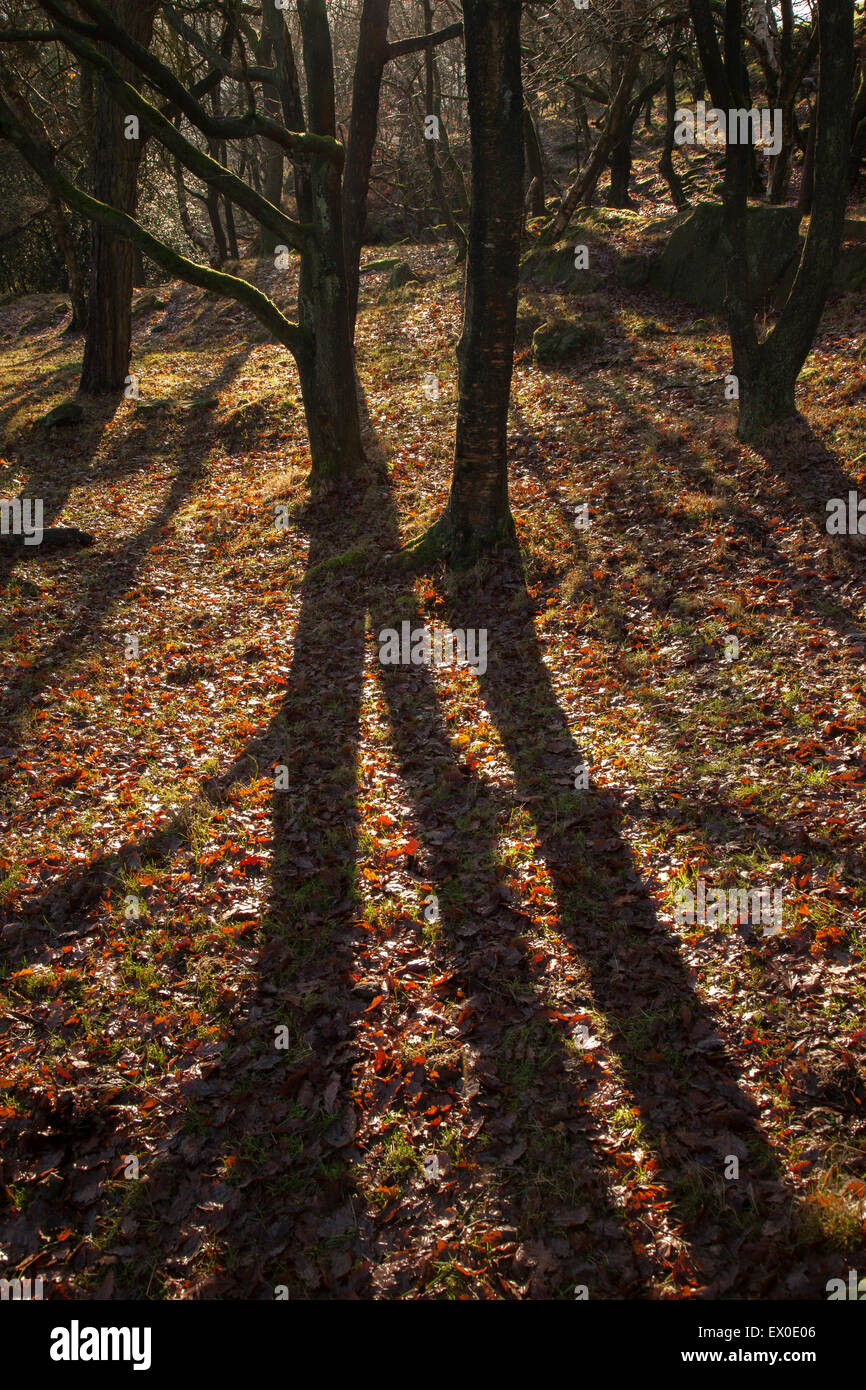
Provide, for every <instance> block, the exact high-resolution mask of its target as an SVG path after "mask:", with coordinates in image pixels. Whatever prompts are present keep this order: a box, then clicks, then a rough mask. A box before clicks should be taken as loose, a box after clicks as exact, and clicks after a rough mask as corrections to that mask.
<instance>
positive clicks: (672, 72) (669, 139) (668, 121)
mask: <svg viewBox="0 0 866 1390" xmlns="http://www.w3.org/2000/svg"><path fill="white" fill-rule="evenodd" d="M676 66H677V53H676V50H675V48H674V47H673V40H672V42H671V50H670V52H669V54H668V56H667V60H666V62H665V135H664V143H663V145H662V153H661V159H660V160H659V173H660V174H661V176H662V178H663V179H664V180H665V182H666V183H667V186H668V188H669V189H670V190H671V198H672V199H673V204H674V207H675V208H676V209H677V211H679V209H680V208H686V207H688V205H689V200H688V198H687V197H686V192H685V189H684V188H683V181H682V179H681V178H680V176H679V174H678V173H677V171H676V169H675V168H674V131H675V129H676V110H677V94H676Z"/></svg>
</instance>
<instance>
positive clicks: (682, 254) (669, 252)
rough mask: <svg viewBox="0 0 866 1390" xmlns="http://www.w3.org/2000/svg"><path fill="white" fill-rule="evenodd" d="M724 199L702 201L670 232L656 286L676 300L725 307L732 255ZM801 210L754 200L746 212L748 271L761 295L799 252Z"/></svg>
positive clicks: (655, 276)
mask: <svg viewBox="0 0 866 1390" xmlns="http://www.w3.org/2000/svg"><path fill="white" fill-rule="evenodd" d="M722 215H723V214H722V205H721V203H700V204H699V205H698V206H697V207H696V208H695V209H694V211H693V212H691V213H690V214H689V216H688V217H686V218H685V219H684V220H683V221H682V222H680V224H679V226H677V227H676V228H675V229H674V231H673V232H672V234H671V238H670V240H669V242H668V244H667V246H666V247H665V249H664V251H663V252H662V255H661V257H660V259H659V261H658V264H657V265H656V266H655V268H654V270H653V272H652V276H651V283H652V285H653V288H654V289H657V290H660V291H661V292H662V293H663V294H666V295H669V296H670V297H671V298H672V299H681V300H684V301H685V303H687V304H698V305H700V306H701V308H704V309H714V310H717V311H721V310H722V309H723V308H724V304H725V294H726V278H727V277H726V270H727V253H726V250H725V247H724V245H723V241H722ZM799 226H800V214H799V212H798V211H797V209H796V208H792V207H777V206H770V205H768V204H765V203H763V204H762V203H754V204H750V205H749V208H748V216H747V228H748V254H749V273H750V276H751V280H752V286H753V290H754V294H755V297H756V298H758V299H760V298H762V297H763V296H764V295H765V294H767V293H768V292H769V291H770V290H772V289H773V288H774V287H775V286H776V285H778V284H779V283H780V281H782V279H783V278H784V276H785V274H786V272H787V271H789V270H790V268H791V266H792V265H793V264H794V263H795V262H796V259H797V257H798V256H799V253H800V233H799Z"/></svg>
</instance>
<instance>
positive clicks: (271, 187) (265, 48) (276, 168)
mask: <svg viewBox="0 0 866 1390" xmlns="http://www.w3.org/2000/svg"><path fill="white" fill-rule="evenodd" d="M273 61H274V55H273V43H272V42H271V36H270V33H269V32H268V30H267V28H265V29H264V30H263V32H262V41H261V46H260V50H259V62H260V64H261V66H262V67H268V66H269V65H270V64H271V63H272V62H273ZM262 106H263V108H264V113H265V115H266V116H269V117H270V118H271V120H274V121H278V120H279V119H280V95H279V92H278V90H277V89H276V87H272V86H265V88H264V92H263V95H262ZM264 165H265V177H264V183H263V186H262V193H263V195H264V197H265V198H267V200H268V202H269V203H273V205H274V207H276V208H281V207H282V205H283V152H282V150H281V149H280V147H279V145H275V144H273V143H272V142H269V141H265V142H264ZM277 245H278V239H277V235H276V233H275V232H273V231H271V229H270V227H263V226H261V225H260V226H259V236H258V246H257V251H258V255H259V256H262V257H264V256H268V257H272V256H273V254H274V251H275V250H276V248H277Z"/></svg>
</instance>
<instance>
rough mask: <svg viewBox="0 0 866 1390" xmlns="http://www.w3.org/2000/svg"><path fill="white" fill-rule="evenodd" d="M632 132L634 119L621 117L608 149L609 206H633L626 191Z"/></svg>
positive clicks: (629, 179) (629, 175)
mask: <svg viewBox="0 0 866 1390" xmlns="http://www.w3.org/2000/svg"><path fill="white" fill-rule="evenodd" d="M633 134H634V121H633V120H630V119H629V118H628V116H626V117H625V118H624V119H623V122H622V124H621V126H620V129H619V134H618V135H617V138H616V140H615V141H614V143H613V145H612V147H611V151H610V157H609V163H610V188H609V190H608V195H607V205H608V207H610V208H630V207H633V206H634V204H633V202H632V200H631V198H630V197H629V192H628V186H629V184H630V182H631V142H632V137H633Z"/></svg>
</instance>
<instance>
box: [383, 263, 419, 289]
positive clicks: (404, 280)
mask: <svg viewBox="0 0 866 1390" xmlns="http://www.w3.org/2000/svg"><path fill="white" fill-rule="evenodd" d="M413 281H414V282H415V283H416V284H420V282H421V277H420V275H416V274H415V272H414V270H413V269H412V267H411V265H409V263H408V261H398V262H397V264H396V265H395V266H394V268H393V270H392V271H391V280H390V285H391V289H392V290H399V289H402V287H403V286H404V285H409V284H411V283H412V282H413Z"/></svg>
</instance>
